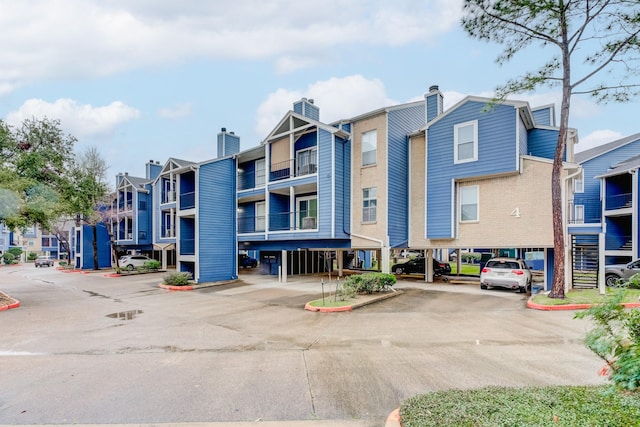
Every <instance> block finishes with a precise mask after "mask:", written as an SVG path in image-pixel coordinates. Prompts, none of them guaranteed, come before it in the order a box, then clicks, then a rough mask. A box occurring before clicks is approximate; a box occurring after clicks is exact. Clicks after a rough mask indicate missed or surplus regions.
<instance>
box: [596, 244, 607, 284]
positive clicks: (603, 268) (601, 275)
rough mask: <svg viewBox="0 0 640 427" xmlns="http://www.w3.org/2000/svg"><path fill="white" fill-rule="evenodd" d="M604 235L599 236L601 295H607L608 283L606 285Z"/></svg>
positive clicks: (599, 281)
mask: <svg viewBox="0 0 640 427" xmlns="http://www.w3.org/2000/svg"><path fill="white" fill-rule="evenodd" d="M604 245H605V242H604V233H599V234H598V249H599V250H598V271H599V273H600V274H598V289H599V291H600V295H604V294H605V293H607V288H606V283H605V280H604V279H605V275H604V270H605V267H604Z"/></svg>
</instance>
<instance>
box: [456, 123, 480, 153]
mask: <svg viewBox="0 0 640 427" xmlns="http://www.w3.org/2000/svg"><path fill="white" fill-rule="evenodd" d="M453 138H454V145H453V152H454V153H453V155H454V159H453V163H466V162H474V161H476V160H478V121H477V120H474V121H471V122H466V123H460V124H457V125H455V126H454V128H453Z"/></svg>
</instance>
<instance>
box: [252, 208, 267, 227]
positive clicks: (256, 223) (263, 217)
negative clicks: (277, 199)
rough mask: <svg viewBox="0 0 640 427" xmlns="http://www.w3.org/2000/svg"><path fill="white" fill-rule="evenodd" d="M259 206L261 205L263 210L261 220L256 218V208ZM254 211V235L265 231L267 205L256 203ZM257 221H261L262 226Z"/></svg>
mask: <svg viewBox="0 0 640 427" xmlns="http://www.w3.org/2000/svg"><path fill="white" fill-rule="evenodd" d="M259 205H262V206H263V208H264V215H261V216H262V218H259V216H258V206H259ZM254 209H255V211H254V212H255V214H256V217H255V224H254V231H255V232H256V233H257V232H262V231H265V230H266V228H267V205H266V203H265V202H256V204H255V207H254ZM259 221H261V222H262V224H259Z"/></svg>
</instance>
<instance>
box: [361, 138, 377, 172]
mask: <svg viewBox="0 0 640 427" xmlns="http://www.w3.org/2000/svg"><path fill="white" fill-rule="evenodd" d="M377 148H378V131H377V130H372V131H369V132H364V133H363V134H362V166H367V165H375V164H376V156H377V154H376V153H377Z"/></svg>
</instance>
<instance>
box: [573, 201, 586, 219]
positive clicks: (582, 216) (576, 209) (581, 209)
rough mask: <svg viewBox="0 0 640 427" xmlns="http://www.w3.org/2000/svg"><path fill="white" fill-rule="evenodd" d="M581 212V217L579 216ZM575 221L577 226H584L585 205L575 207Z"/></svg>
mask: <svg viewBox="0 0 640 427" xmlns="http://www.w3.org/2000/svg"><path fill="white" fill-rule="evenodd" d="M578 212H580V215H578ZM573 220H574V223H575V224H584V205H574V206H573Z"/></svg>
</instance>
